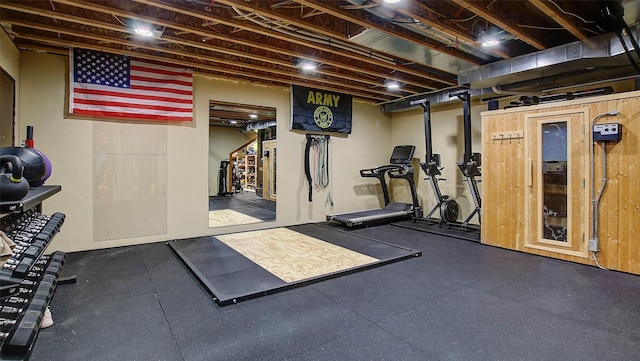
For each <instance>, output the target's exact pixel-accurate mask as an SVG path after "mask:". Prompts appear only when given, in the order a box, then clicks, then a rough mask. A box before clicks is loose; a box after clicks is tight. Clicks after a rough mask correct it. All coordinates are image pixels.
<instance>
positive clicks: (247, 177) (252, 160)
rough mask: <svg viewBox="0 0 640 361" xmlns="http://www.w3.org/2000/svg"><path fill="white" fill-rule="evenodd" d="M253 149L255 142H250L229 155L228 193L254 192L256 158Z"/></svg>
mask: <svg viewBox="0 0 640 361" xmlns="http://www.w3.org/2000/svg"><path fill="white" fill-rule="evenodd" d="M254 149H255V140H252V141H250V142H248V143H246V144H243V145H242V146H241V147H240V148H238V149H236V150H234V151H233V152H231V153H230V154H229V159H230V166H229V188H228V189H229V192H232V193H237V192H240V191H251V192H254V191H255V189H256V185H257V183H256V170H257V157H256V154H255V151H254Z"/></svg>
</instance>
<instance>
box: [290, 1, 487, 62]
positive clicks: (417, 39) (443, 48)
mask: <svg viewBox="0 0 640 361" xmlns="http://www.w3.org/2000/svg"><path fill="white" fill-rule="evenodd" d="M295 2H297V3H299V4H302V5H305V6H308V7H311V8H313V9H316V10H319V11H322V12H324V13H326V14H329V15H331V16H334V17H337V18H339V19H342V20H345V21H348V22H350V23H353V24H356V25H358V26H361V27H364V28H371V29H376V30H378V31H382V32H384V33H386V34H389V35H392V36H394V37H397V38H400V39H403V40H405V41H408V42H411V43H413V44H416V45H419V46H423V47H425V48H428V49H433V50H436V51H439V52H441V53H444V54H447V55H450V56H453V57H456V58H458V59H462V60H465V61H468V62H469V63H471V64H475V65H480V64H481V61H480V60H479V59H478V58H476V57H474V56H472V55H470V54H468V53H465V52H462V51H458V50H456V49H454V48H449V47H447V44H444V43H438V42H436V41H434V40H431V39H429V38H428V37H425V36H419V35H418V34H416V33H413V32H410V31H408V30H404V29H401V28H399V27H398V26H396V25H394V24H390V23H389V24H385V26H381V25H380V24H377V23H375V22H373V21H369V20H366V19H364V18H360V17H357V16H355V15H354V14H353V12H351V11H347V10H344V9H341V8H339V7H335V6H332V5H331V3H330V2H326V1H318V0H295Z"/></svg>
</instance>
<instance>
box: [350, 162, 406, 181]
mask: <svg viewBox="0 0 640 361" xmlns="http://www.w3.org/2000/svg"><path fill="white" fill-rule="evenodd" d="M404 167H405V166H402V165H396V164H388V165H381V166H379V167H375V168H370V169H361V170H360V175H361V176H362V177H375V178H380V175H379V174H383V175H384V174H385V173H387V172H390V171H393V170H396V171H397V170H402V169H403V168H404Z"/></svg>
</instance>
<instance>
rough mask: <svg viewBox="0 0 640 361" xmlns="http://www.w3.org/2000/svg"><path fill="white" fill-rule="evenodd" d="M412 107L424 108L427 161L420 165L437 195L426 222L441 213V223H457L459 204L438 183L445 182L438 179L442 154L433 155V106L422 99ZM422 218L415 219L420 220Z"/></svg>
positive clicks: (413, 103)
mask: <svg viewBox="0 0 640 361" xmlns="http://www.w3.org/2000/svg"><path fill="white" fill-rule="evenodd" d="M411 105H419V106H421V107H422V108H423V110H424V112H423V114H424V134H425V144H426V148H427V153H426V156H425V161H424V162H422V163H420V168H422V170H423V171H424V173H425V174H426V175H427V177H428V178H427V179H428V180H429V183H430V184H431V190H432V191H433V193H434V194H435V198H436V201H437V203H436V205H435V206H434V207H433V208H432V209H431V211H429V213H427V215H426V217H424V219H425V220H432V219H431V216H432V215H433V214H434V213H435V212H436V211H440V222H446V223H451V222H455V221H457V219H458V210H459V207H458V203H457V202H456V201H455V200H453V199H450V198H449V196H447V195H443V194H442V192H441V191H440V186H439V185H438V181H440V180H444V179H442V178H438V176H439V175H441V173H440V171H441V170H442V169H443V167H441V166H440V154H433V147H432V138H431V106H430V103H429V101H428V100H426V99H421V100H416V101H414V102H412V104H411ZM418 218H420V217H415V218H414V219H418Z"/></svg>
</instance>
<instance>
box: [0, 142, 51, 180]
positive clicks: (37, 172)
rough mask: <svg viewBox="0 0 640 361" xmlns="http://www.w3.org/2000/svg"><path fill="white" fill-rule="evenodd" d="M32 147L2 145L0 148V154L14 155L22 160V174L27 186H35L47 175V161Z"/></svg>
mask: <svg viewBox="0 0 640 361" xmlns="http://www.w3.org/2000/svg"><path fill="white" fill-rule="evenodd" d="M40 154H42V153H41V152H37V151H36V150H35V149H33V148H26V147H4V148H0V156H2V155H15V156H16V157H18V158H20V160H21V161H22V166H23V169H22V176H23V177H24V178H25V179H26V180H27V182H29V186H31V187H36V186H38V185H40V184H41V182H42V180H43V178H44V177H45V176H46V175H47V162H46V160H45V159H44V158H43V157H42V156H41V155H40Z"/></svg>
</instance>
